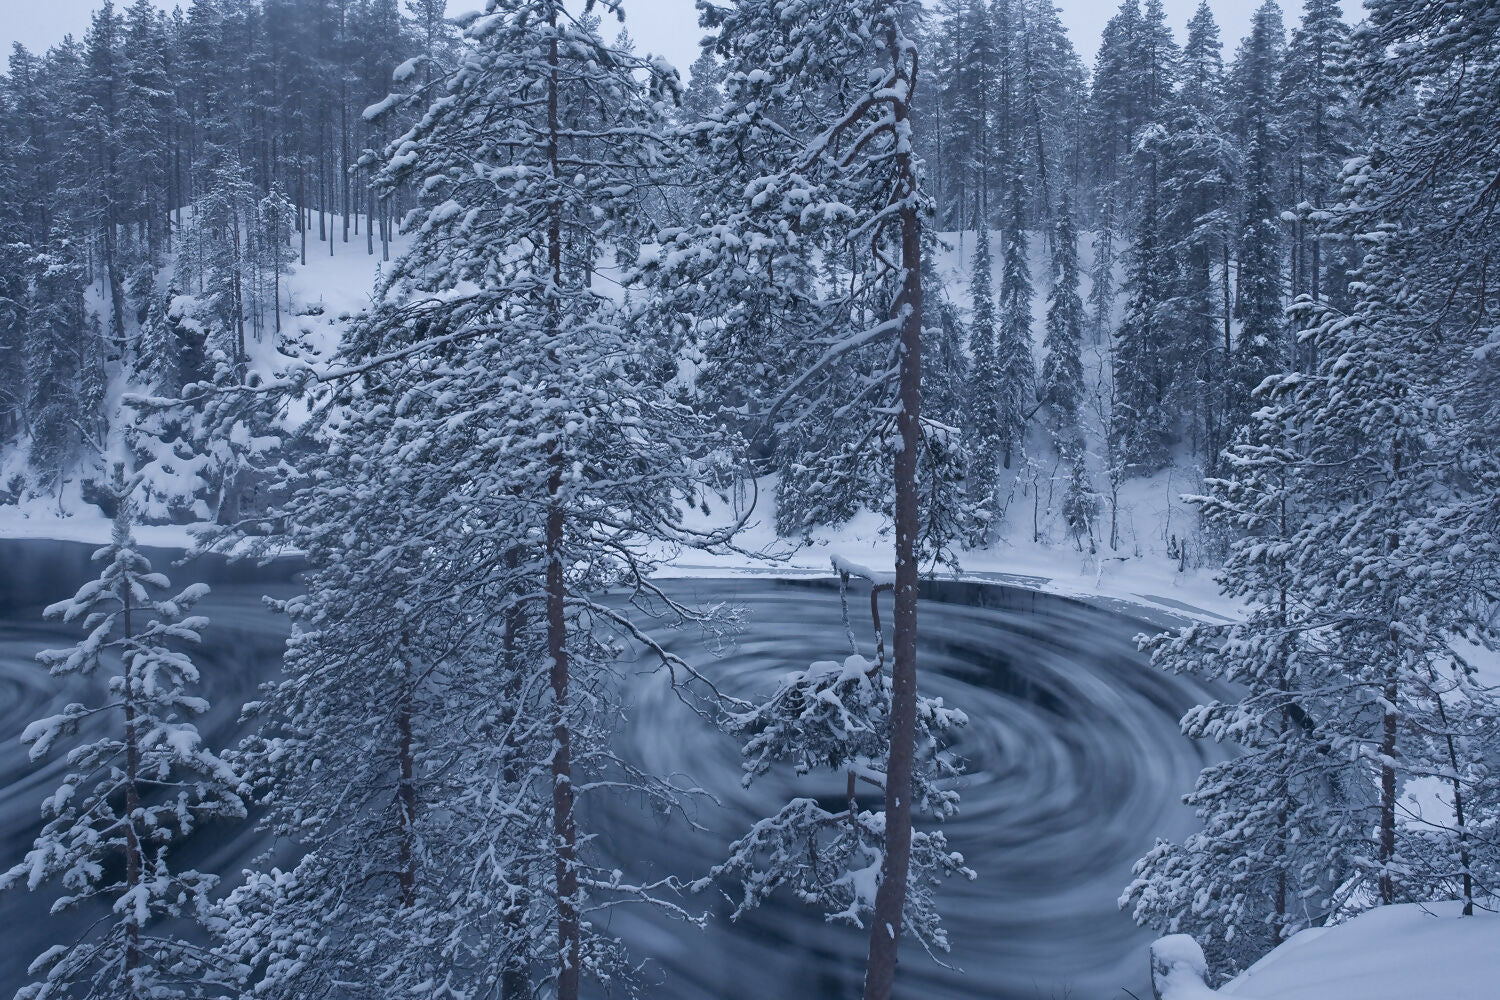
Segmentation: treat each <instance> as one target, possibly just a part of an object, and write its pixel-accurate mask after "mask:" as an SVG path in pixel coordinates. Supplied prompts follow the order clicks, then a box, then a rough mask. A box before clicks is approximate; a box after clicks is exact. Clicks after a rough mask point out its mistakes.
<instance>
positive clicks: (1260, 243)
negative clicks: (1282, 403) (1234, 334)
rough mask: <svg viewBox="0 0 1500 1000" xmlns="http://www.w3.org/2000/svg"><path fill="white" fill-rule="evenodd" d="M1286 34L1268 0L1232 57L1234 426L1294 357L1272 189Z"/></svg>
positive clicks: (1229, 414)
mask: <svg viewBox="0 0 1500 1000" xmlns="http://www.w3.org/2000/svg"><path fill="white" fill-rule="evenodd" d="M1283 34H1284V33H1283V28H1282V22H1281V10H1280V8H1279V7H1277V6H1276V4H1275V3H1274V2H1270V0H1268V2H1267V3H1264V4H1262V5H1261V6H1260V7H1259V8H1257V10H1256V12H1255V16H1254V19H1253V21H1252V24H1251V32H1250V35H1249V37H1247V38H1246V39H1245V42H1244V44H1243V45H1241V47H1240V51H1239V53H1238V54H1237V55H1236V57H1235V67H1234V85H1235V89H1236V91H1237V93H1238V96H1239V100H1240V107H1239V114H1238V119H1239V121H1238V128H1239V131H1240V136H1239V141H1240V144H1241V147H1242V154H1241V155H1242V159H1243V163H1242V169H1241V187H1242V188H1243V198H1242V205H1243V208H1242V216H1241V219H1242V221H1241V225H1240V232H1239V238H1238V241H1237V243H1238V255H1237V261H1236V263H1237V264H1238V269H1237V278H1236V286H1235V306H1234V313H1235V318H1236V319H1238V320H1239V321H1240V332H1239V337H1238V338H1237V340H1236V342H1235V348H1234V353H1233V354H1232V355H1231V356H1230V358H1229V372H1230V375H1229V392H1228V393H1227V397H1228V398H1227V403H1226V414H1225V419H1226V420H1227V422H1228V424H1229V426H1230V427H1235V426H1238V425H1242V424H1244V423H1246V422H1248V420H1249V417H1250V407H1251V405H1252V404H1251V400H1250V395H1251V393H1252V392H1253V391H1254V390H1255V387H1256V386H1257V385H1259V384H1260V382H1261V379H1263V378H1265V377H1266V376H1267V375H1270V374H1271V373H1273V372H1277V371H1280V370H1281V369H1282V367H1283V365H1284V363H1285V361H1286V359H1287V358H1288V357H1289V355H1290V352H1289V351H1288V350H1287V345H1286V340H1287V338H1286V332H1285V331H1286V324H1285V322H1284V320H1283V310H1284V308H1285V299H1284V297H1283V294H1282V293H1283V290H1284V289H1285V287H1286V285H1285V279H1284V276H1283V272H1284V270H1285V267H1284V265H1285V248H1284V234H1283V231H1282V228H1281V222H1280V220H1279V218H1278V217H1277V211H1276V191H1275V186H1276V183H1277V176H1276V174H1277V170H1276V168H1277V164H1278V161H1279V159H1280V156H1281V146H1282V145H1283V137H1282V135H1281V133H1280V130H1279V129H1278V127H1277V125H1278V123H1277V121H1276V117H1277V115H1276V107H1275V98H1276V93H1277V90H1278V88H1279V86H1280V83H1279V81H1280V71H1281V64H1282V61H1283V58H1284V57H1283V53H1284V52H1285V39H1284V37H1283Z"/></svg>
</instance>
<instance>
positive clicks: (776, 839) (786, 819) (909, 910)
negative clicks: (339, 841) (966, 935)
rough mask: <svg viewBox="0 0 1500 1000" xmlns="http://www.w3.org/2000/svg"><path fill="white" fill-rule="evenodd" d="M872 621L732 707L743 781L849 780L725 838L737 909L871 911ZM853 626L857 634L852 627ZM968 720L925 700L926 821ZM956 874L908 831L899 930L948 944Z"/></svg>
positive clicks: (925, 839)
mask: <svg viewBox="0 0 1500 1000" xmlns="http://www.w3.org/2000/svg"><path fill="white" fill-rule="evenodd" d="M981 232H982V231H981ZM835 566H836V568H838V569H839V571H840V576H841V579H840V596H841V597H842V598H843V599H844V600H845V605H844V618H845V623H846V627H847V623H848V618H849V608H848V604H847V599H848V598H847V587H848V582H849V575H850V568H849V567H846V566H843V565H841V564H839V563H838V561H837V560H835ZM884 589H888V588H886V587H876V588H875V589H874V592H873V593H872V594H871V608H872V612H873V611H874V609H875V607H876V605H875V601H876V600H877V595H878V594H879V593H880V591H882V590H884ZM875 627H876V630H877V632H876V637H875V643H876V658H875V659H874V660H870V659H867V658H866V657H864V656H862V655H860V654H859V652H858V650H857V648H856V649H854V650H852V651H851V652H850V654H849V655H848V656H847V657H845V658H844V659H843V660H842V661H838V660H825V661H819V662H815V663H813V664H812V665H811V666H810V667H808V668H807V669H806V670H799V671H795V672H793V673H789V674H787V675H786V676H785V677H783V678H782V680H781V682H780V683H779V684H778V685H777V687H776V690H775V692H773V693H772V695H771V696H770V697H769V698H768V699H767V700H766V701H764V702H762V703H760V704H745V705H739V706H734V707H733V708H732V709H731V711H730V713H729V716H728V721H727V725H726V729H727V730H728V731H729V732H730V733H731V734H732V735H734V736H735V737H736V738H737V739H739V740H741V741H742V743H743V746H742V748H741V749H742V755H743V757H744V762H743V763H744V770H745V775H744V783H745V784H746V785H747V786H748V785H749V784H750V783H751V782H753V781H754V780H755V779H756V778H759V777H762V776H764V775H765V774H767V773H769V772H771V771H772V770H773V769H774V768H777V767H791V768H792V769H793V770H794V771H795V772H796V773H797V774H799V775H803V774H808V773H809V772H812V771H823V770H831V771H833V772H835V773H836V774H838V775H840V776H842V777H844V778H845V779H846V782H847V794H846V796H845V801H844V802H843V803H842V806H843V808H842V809H838V810H831V809H829V808H826V807H825V806H824V805H822V804H820V803H819V802H818V800H817V799H815V798H795V799H792V800H791V801H790V802H788V803H787V804H786V805H785V806H783V807H782V808H781V810H780V811H779V812H777V813H776V815H774V816H770V817H767V818H766V819H763V820H760V821H758V822H757V823H756V824H755V825H754V826H753V827H752V828H751V830H750V832H749V833H747V834H745V835H744V836H743V837H741V838H740V839H739V840H737V841H735V842H734V844H732V845H731V846H730V849H729V859H728V860H727V861H725V862H724V863H723V864H721V865H718V866H716V867H715V868H714V870H713V872H712V873H711V874H712V876H713V877H715V878H728V879H733V880H736V881H738V882H739V883H740V890H741V892H740V895H739V898H738V899H737V900H736V901H735V910H734V914H733V916H734V918H736V919H737V918H738V917H740V916H741V915H743V914H744V913H746V912H747V911H749V910H752V909H754V908H755V907H757V906H759V905H760V904H761V903H762V902H763V901H765V900H766V899H768V898H770V897H771V895H772V894H774V893H775V892H776V891H777V890H779V889H783V888H789V889H790V890H791V891H792V892H793V894H794V895H795V896H796V897H797V898H798V899H799V900H801V901H802V902H804V903H807V904H808V905H811V906H816V907H818V908H819V909H821V910H823V911H824V913H825V914H826V916H827V919H828V920H829V921H831V922H843V923H849V924H852V925H854V926H856V927H864V926H865V925H866V923H867V922H868V921H869V920H870V919H871V917H872V915H873V913H874V907H875V890H876V886H877V885H878V884H879V875H880V868H881V865H882V863H883V860H884V857H885V854H886V828H885V821H884V817H883V816H882V815H881V814H880V813H876V812H871V811H869V810H867V809H861V808H860V806H859V803H858V800H857V793H858V789H859V785H860V782H867V783H869V784H871V785H873V786H875V787H877V788H884V787H885V755H886V752H887V747H888V745H889V740H890V737H889V733H890V715H891V695H892V684H891V677H890V675H889V674H888V673H887V672H886V669H885V667H886V664H885V645H884V639H883V638H882V637H881V635H880V634H879V627H880V626H879V620H878V618H877V619H876V622H875ZM849 635H850V639H851V641H853V632H852V631H850V632H849ZM966 722H967V719H966V717H965V716H964V714H963V712H961V711H958V710H957V709H952V708H948V707H946V706H945V705H944V704H943V702H942V699H930V698H919V699H918V702H917V734H916V735H917V738H916V746H917V753H918V758H919V763H918V764H917V766H916V767H915V769H914V772H913V801H914V803H915V806H914V809H915V811H916V812H918V813H920V814H922V815H923V816H925V817H927V818H928V819H929V820H931V821H936V822H941V821H942V820H945V819H948V818H950V817H951V816H952V815H953V814H955V813H956V812H957V810H958V793H957V791H955V790H954V789H953V787H952V782H951V781H950V780H948V779H952V778H954V777H956V776H957V775H958V774H959V768H958V766H957V763H956V762H955V761H954V760H952V759H951V758H950V757H949V755H947V754H946V753H945V752H944V749H943V743H944V739H945V737H946V735H947V733H948V731H949V730H951V729H953V728H955V727H957V726H962V725H964V724H965V723H966ZM954 875H958V876H962V877H966V878H971V879H972V878H974V877H975V874H974V872H973V871H970V870H969V869H967V868H965V867H964V864H963V856H962V855H960V854H958V853H957V852H955V851H950V850H949V849H948V844H947V840H946V839H945V838H944V836H943V834H942V832H941V831H938V830H921V831H913V833H912V841H911V861H910V875H909V876H908V877H909V885H908V889H907V893H906V898H905V900H904V904H903V910H902V915H901V917H902V929H903V930H904V931H905V932H906V933H908V934H910V935H912V936H913V937H914V938H916V940H917V941H918V942H919V943H920V944H921V945H922V947H923V948H924V949H926V950H927V952H928V953H929V954H931V953H932V951H933V950H934V949H937V950H939V951H947V950H948V938H947V934H946V932H945V931H944V930H943V928H942V926H941V922H940V919H939V915H938V912H937V907H936V904H935V902H934V900H933V890H934V889H935V888H936V887H937V886H938V885H940V884H941V883H942V881H943V880H944V879H946V878H948V877H951V876H954ZM703 884H704V885H706V884H707V881H706V880H705V882H704V883H703Z"/></svg>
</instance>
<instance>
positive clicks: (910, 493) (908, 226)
mask: <svg viewBox="0 0 1500 1000" xmlns="http://www.w3.org/2000/svg"><path fill="white" fill-rule="evenodd" d="M887 32H888V34H887V38H888V45H889V48H890V56H891V60H892V62H893V63H894V64H895V65H894V68H895V71H896V75H897V77H898V78H901V77H902V76H903V75H905V74H909V75H905V83H906V86H907V93H906V96H905V98H903V99H898V100H896V101H895V102H894V103H893V105H892V113H893V116H894V118H895V123H896V130H897V137H898V138H897V141H898V143H900V145H899V146H898V149H897V158H896V164H897V170H898V178H897V187H898V192H899V195H900V196H901V197H902V198H903V199H904V202H903V205H902V208H901V211H900V225H901V265H902V268H903V269H904V271H905V273H904V275H903V279H902V285H901V292H900V294H899V295H898V296H897V298H896V313H897V315H898V316H899V317H900V318H901V333H900V350H899V355H900V383H899V390H898V392H899V399H900V407H899V412H898V413H897V416H896V426H897V428H898V430H899V432H900V435H901V450H900V451H899V452H897V453H896V461H895V491H896V510H895V521H896V581H895V595H894V596H895V613H894V624H893V635H892V637H891V646H892V662H891V681H892V687H893V690H892V697H891V739H890V757H889V759H888V760H887V762H886V778H885V859H884V861H883V863H882V865H881V878H880V885H879V887H878V888H877V889H876V891H875V912H874V916H873V918H872V920H871V923H870V954H869V960H868V963H867V965H866V968H865V993H864V1000H889V998H890V996H891V990H892V989H893V988H894V986H895V979H896V961H897V952H898V950H899V945H900V940H901V914H902V911H903V909H904V908H905V904H906V881H907V868H908V865H909V863H910V860H911V792H912V771H913V757H914V756H915V751H916V748H915V740H916V736H915V733H916V718H917V538H918V535H919V533H920V531H921V513H920V510H919V508H918V496H917V452H918V447H919V444H920V439H921V423H920V420H921V410H922V220H921V216H920V214H919V210H918V202H917V195H918V188H917V173H916V166H915V164H914V163H913V161H912V153H911V150H910V146H909V144H908V142H907V141H906V140H907V139H908V131H909V129H910V127H911V104H910V101H911V98H912V92H913V90H914V89H915V86H916V81H917V58H916V55H915V53H912V55H911V57H910V65H909V66H908V65H906V53H904V52H903V51H902V50H901V49H900V47H899V46H898V41H897V40H898V32H897V29H896V26H895V25H894V24H892V25H891V26H890V27H889V28H888V29H887Z"/></svg>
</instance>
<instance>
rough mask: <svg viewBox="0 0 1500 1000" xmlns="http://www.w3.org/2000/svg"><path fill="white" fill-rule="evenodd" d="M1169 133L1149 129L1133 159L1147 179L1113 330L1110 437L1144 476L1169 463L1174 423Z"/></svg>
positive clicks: (1125, 459)
mask: <svg viewBox="0 0 1500 1000" xmlns="http://www.w3.org/2000/svg"><path fill="white" fill-rule="evenodd" d="M1165 140H1166V130H1165V129H1164V128H1163V127H1162V126H1160V125H1155V124H1153V125H1151V126H1150V127H1149V128H1148V129H1147V130H1146V131H1145V132H1144V133H1143V134H1142V136H1141V138H1140V142H1139V145H1138V146H1137V147H1136V152H1135V157H1134V158H1135V160H1136V161H1138V162H1143V163H1144V164H1145V165H1144V166H1143V167H1139V168H1138V169H1139V170H1140V171H1141V173H1142V174H1143V175H1144V176H1145V177H1146V178H1147V180H1146V181H1145V183H1144V186H1143V193H1144V194H1145V201H1144V202H1143V203H1142V204H1141V205H1140V208H1139V209H1138V211H1137V213H1136V218H1135V225H1134V227H1133V233H1132V239H1131V243H1130V249H1129V250H1128V251H1127V253H1126V287H1127V289H1128V290H1129V293H1130V297H1129V299H1128V300H1127V302H1126V306H1125V315H1124V316H1123V317H1122V318H1121V320H1120V326H1119V328H1118V329H1117V330H1115V335H1114V350H1113V353H1112V357H1113V359H1114V374H1113V378H1114V386H1115V405H1114V413H1113V420H1112V422H1111V424H1110V427H1109V430H1108V433H1109V435H1110V436H1111V438H1112V439H1113V440H1114V442H1115V445H1114V446H1115V447H1116V448H1117V449H1118V451H1119V454H1120V459H1121V461H1122V462H1123V463H1124V467H1125V468H1126V469H1128V470H1129V471H1130V472H1131V473H1132V474H1136V475H1140V474H1144V473H1150V472H1154V471H1155V470H1157V469H1159V468H1161V467H1162V466H1163V465H1164V464H1165V463H1166V462H1167V459H1168V457H1169V456H1168V450H1169V448H1170V446H1171V442H1172V437H1173V431H1174V429H1175V428H1174V422H1173V420H1172V414H1171V408H1170V406H1169V404H1168V400H1167V389H1168V386H1169V383H1170V369H1169V357H1168V355H1169V350H1168V348H1169V346H1170V340H1171V338H1170V334H1169V325H1168V321H1169V319H1170V318H1171V317H1170V316H1169V315H1168V313H1167V310H1166V308H1165V307H1166V303H1167V302H1168V300H1169V298H1170V292H1171V279H1172V277H1173V274H1174V271H1175V268H1174V267H1173V262H1172V261H1171V260H1170V258H1169V256H1168V247H1167V246H1166V243H1165V240H1164V233H1163V232H1162V209H1163V207H1164V206H1163V205H1162V204H1161V202H1160V201H1159V199H1158V196H1159V194H1160V192H1161V184H1160V176H1161V173H1162V170H1161V166H1162V154H1163V147H1164V145H1165Z"/></svg>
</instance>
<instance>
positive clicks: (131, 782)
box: [117, 497, 145, 996]
mask: <svg viewBox="0 0 1500 1000" xmlns="http://www.w3.org/2000/svg"><path fill="white" fill-rule="evenodd" d="M117 502H119V503H124V502H125V500H124V498H123V497H121V498H120V499H119V500H118V501H117ZM131 600H132V596H131V587H130V582H129V581H128V580H122V581H121V582H120V603H121V604H122V605H123V606H124V614H123V620H124V627H125V638H126V639H127V640H128V639H129V638H130V635H131V630H130V607H131ZM130 663H131V661H130V659H129V657H128V656H127V657H126V659H125V892H126V893H132V892H134V891H135V888H136V886H138V885H140V884H141V878H142V876H143V874H144V870H145V864H144V859H143V858H142V850H141V842H140V840H139V839H138V838H137V836H136V812H137V811H138V810H139V809H140V808H141V792H140V786H139V784H138V780H139V776H140V773H141V741H140V736H139V734H138V733H137V732H136V719H135V693H134V690H133V686H132V681H133V680H134V678H133V677H132V675H131V674H132V672H131V667H130ZM140 964H141V928H140V925H139V924H138V923H136V922H135V919H134V918H133V917H131V918H128V922H127V923H126V925H125V973H124V978H125V989H126V995H127V996H134V995H135V988H134V987H133V986H132V985H130V980H131V978H132V974H133V973H134V971H135V970H136V969H137V968H139V967H140Z"/></svg>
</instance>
